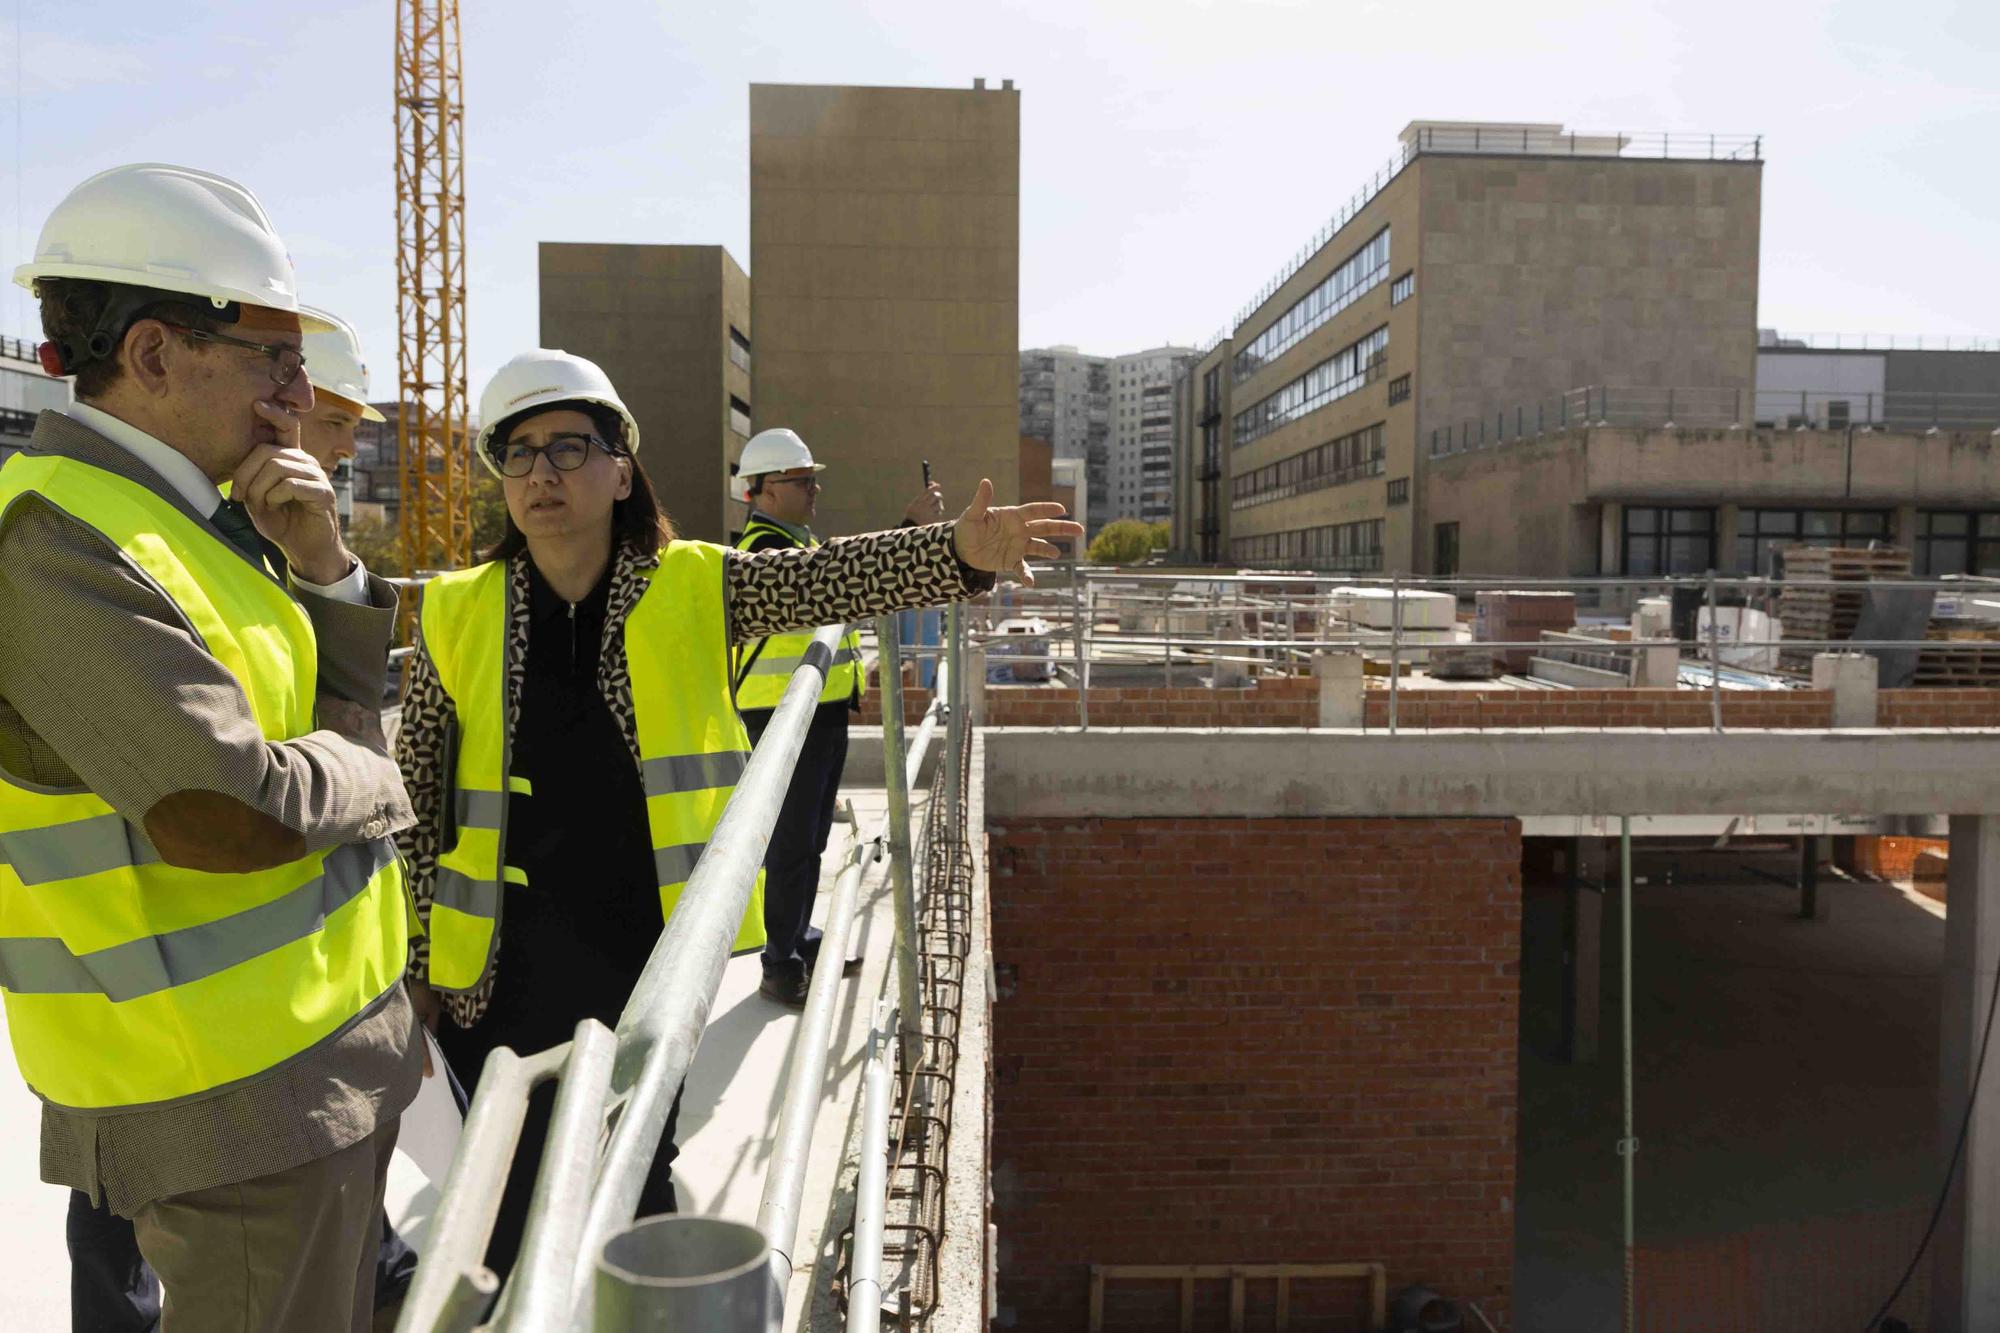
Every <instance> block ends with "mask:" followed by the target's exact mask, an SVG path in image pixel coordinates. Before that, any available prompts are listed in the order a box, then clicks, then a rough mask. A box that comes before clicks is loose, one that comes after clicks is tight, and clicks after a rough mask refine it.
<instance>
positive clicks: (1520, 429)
mask: <svg viewBox="0 0 2000 1333" xmlns="http://www.w3.org/2000/svg"><path fill="white" fill-rule="evenodd" d="M1583 426H1634V427H1643V428H1649V429H1651V428H1657V429H1663V430H1666V429H1675V428H1680V429H1710V430H1746V429H1760V430H1771V429H1785V430H1850V429H1851V430H1858V431H1864V432H1868V431H1882V432H1885V433H1907V434H1926V433H1930V432H1934V431H1953V430H1958V431H1970V430H1979V431H1989V430H1990V431H1995V432H1996V433H2000V393H1942V392H1939V393H1933V392H1931V391H1929V390H1923V389H1896V390H1888V391H1884V392H1874V391H1868V390H1850V389H1842V388H1832V387H1829V388H1823V389H1812V388H1805V389H1724V388H1713V387H1707V388H1704V387H1699V386H1697V387H1667V388H1649V387H1633V386H1622V387H1621V386H1613V385H1603V384H1592V385H1586V386H1584V387H1582V388H1576V389H1569V390H1565V391H1564V392H1562V393H1556V394H1549V395H1546V396H1544V397H1541V398H1533V399H1527V400H1524V401H1522V402H1518V403H1515V404H1514V405H1513V406H1511V407H1507V408H1502V409H1500V410H1498V411H1495V412H1491V413H1486V414H1482V415H1481V416H1478V417H1468V418H1465V419H1464V420H1461V421H1459V422H1456V423H1454V424H1452V425H1448V426H1437V427H1433V428H1432V429H1431V437H1430V454H1431V457H1433V458H1445V457H1449V456H1451V455H1453V454H1462V453H1468V452H1474V451H1477V450H1480V449H1492V448H1498V447H1500V446H1502V445H1508V444H1515V443H1518V442H1520V441H1522V440H1532V439H1539V438H1541V437H1543V436H1545V435H1547V434H1548V433H1549V432H1550V431H1558V430H1568V429H1570V428H1572V427H1583Z"/></svg>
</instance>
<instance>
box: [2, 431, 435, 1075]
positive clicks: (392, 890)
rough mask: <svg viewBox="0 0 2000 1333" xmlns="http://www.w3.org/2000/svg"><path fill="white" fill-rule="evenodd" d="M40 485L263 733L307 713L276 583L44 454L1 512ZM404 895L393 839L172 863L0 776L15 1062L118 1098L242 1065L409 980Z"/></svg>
mask: <svg viewBox="0 0 2000 1333" xmlns="http://www.w3.org/2000/svg"><path fill="white" fill-rule="evenodd" d="M27 494H35V495H38V496H40V497H41V498H42V499H43V500H44V501H46V502H47V503H50V504H53V505H55V506H56V507H57V508H59V509H61V510H62V511H63V512H64V513H66V514H68V515H69V516H71V517H72V518H74V519H76V520H77V521H79V522H81V523H84V524H86V525H88V526H89V527H91V528H92V529H94V530H95V531H96V532H97V533H98V534H100V535H101V536H102V537H103V538H104V539H105V541H106V542H107V543H109V544H110V545H111V546H112V547H114V548H115V549H116V550H117V551H118V552H120V553H121V554H122V556H123V557H124V559H125V560H126V562H127V563H128V564H129V565H130V566H131V568H132V569H133V570H134V571H135V572H136V573H137V574H138V575H139V576H141V577H142V578H144V579H146V580H147V581H148V582H150V583H151V584H153V585H154V586H155V587H157V588H158V589H159V590H160V592H161V593H162V594H164V595H165V596H166V597H167V598H168V599H170V600H171V601H172V602H173V603H174V604H175V606H176V607H177V608H178V609H179V610H180V612H181V614H182V615H183V616H185V617H186V619H187V621H188V624H189V625H190V626H191V627H192V628H193V631H194V633H195V634H196V635H198V636H199V638H200V641H201V643H202V645H203V646H204V647H205V648H206V649H207V650H208V652H209V653H210V654H211V655H212V656H213V657H214V658H215V659H216V660H217V661H219V662H220V663H222V665H223V666H224V667H225V668H226V669H227V670H228V671H229V672H230V674H231V675H232V676H234V677H235V679H236V680H237V682H238V684H239V685H241V687H242V689H243V693H244V696H245V698H246V699H247V700H248V702H249V705H250V710H251V713H252V714H253V715H254V716H255V718H256V720H257V725H258V727H259V730H260V732H261V734H262V735H263V737H264V738H265V739H266V740H267V741H274V742H275V741H284V740H291V739H295V738H297V737H299V736H303V735H305V734H306V733H307V732H310V731H312V730H313V729H314V728H315V726H316V723H315V720H314V716H313V701H314V695H315V690H316V686H317V674H318V648H317V644H316V642H315V639H314V636H313V630H312V623H311V621H310V620H309V619H308V618H307V617H306V614H305V612H304V611H303V609H301V608H300V607H299V605H298V604H297V603H296V602H295V601H293V600H292V598H291V597H290V596H289V595H288V594H287V593H286V591H285V590H284V589H283V588H282V587H280V586H279V585H278V584H277V583H276V582H274V581H273V580H272V579H270V578H269V577H268V576H266V575H265V574H262V573H260V572H258V571H257V570H256V569H255V568H254V567H253V566H252V565H250V563H249V562H248V561H246V560H244V559H243V557H242V556H241V555H240V554H239V553H238V552H237V551H236V549H235V548H234V547H232V546H229V545H227V544H226V543H225V542H224V541H223V540H222V539H221V538H220V537H218V536H217V535H216V534H214V533H212V532H210V531H209V530H208V529H207V528H205V527H203V526H202V525H201V524H199V523H197V522H195V521H194V520H192V519H190V518H189V517H188V516H186V515H185V514H183V513H181V512H180V511H179V510H178V509H176V508H175V507H174V506H173V505H171V504H170V503H168V502H167V501H166V500H164V499H162V498H160V497H159V496H157V495H154V494H153V493H152V492H150V491H148V490H146V489H145V488H144V487H142V486H139V485H138V484H136V483H134V482H130V481H127V480H125V479H124V478H121V477H118V476H116V475H114V474H111V473H108V472H104V471H102V470H100V469H97V468H93V467H90V466H88V465H86V464H83V463H79V462H77V461H75V460H73V459H64V458H58V457H54V456H51V455H47V454H22V455H18V456H16V457H15V458H13V459H11V460H9V461H8V463H7V464H6V466H5V467H4V468H0V513H4V511H5V509H6V508H7V507H8V506H9V505H11V504H12V503H14V502H15V501H17V500H18V499H20V498H21V497H22V496H24V495H27ZM406 922H407V916H406V898H405V895H404V892H403V888H402V876H401V872H400V869H399V866H398V864H397V862H396V859H395V851H394V846H393V844H392V843H390V842H389V841H388V840H386V839H381V840H376V841H372V842H360V843H353V844H348V845H345V846H341V847H336V848H334V849H332V850H331V851H328V852H316V853H312V854H309V855H307V856H303V857H300V858H298V859H297V860H294V861H291V862H288V863H286V864H284V865H281V866H275V867H272V868H270V869H268V870H261V871H254V872H250V873H246V874H211V873H208V872H205V871H198V870H191V869H188V868H185V867H181V866H174V865H169V864H167V863H166V862H164V861H163V860H162V859H161V858H160V854H159V852H158V851H157V850H156V849H155V848H154V847H153V845H152V843H151V842H150V841H149V840H148V839H147V838H146V836H145V834H144V833H143V832H142V831H141V830H140V829H139V828H138V827H136V826H134V825H132V824H130V823H128V822H127V821H126V820H125V819H123V818H122V817H121V816H120V815H119V814H118V813H117V811H115V810H113V809H112V808H111V807H110V806H109V805H108V804H107V803H106V802H104V801H103V800H102V799H100V798H99V797H98V796H96V795H95V794H94V793H91V792H89V791H86V790H81V789H79V790H74V791H61V792H51V791H49V790H47V789H45V788H39V787H31V786H28V785H25V784H22V783H17V782H13V781H9V780H8V775H7V774H6V773H4V772H0V990H4V991H5V994H6V1005H7V1020H8V1029H9V1032H10V1035H11V1037H12V1041H13V1045H14V1053H15V1057H16V1059H17V1060H18V1061H19V1063H20V1066H21V1072H22V1075H23V1076H24V1077H25V1078H26V1079H27V1081H28V1083H29V1084H30V1085H31V1086H32V1087H33V1088H34V1089H35V1091H36V1092H37V1093H39V1094H40V1095H41V1096H43V1097H44V1098H46V1099H47V1100H48V1101H49V1102H51V1103H53V1104H55V1105H59V1106H64V1107H69V1108H73V1109H79V1110H119V1109H125V1108H129V1107H135V1106H143V1105H149V1104H154V1103H160V1102H168V1101H174V1100H179V1099H183V1098H187V1097H193V1096H198V1095H201V1094H204V1093H207V1092H211V1091H213V1090H215V1089H217V1088H221V1087H224V1086H227V1085H229V1084H232V1083H237V1082H241V1081H244V1080H247V1079H251V1078H254V1077H256V1076H258V1075H260V1074H262V1073H264V1072H265V1071H267V1070H269V1069H271V1068H273V1067H275V1066H277V1065H280V1064H282V1063H284V1062H285V1061H286V1060H288V1059H290V1058H291V1057H293V1056H295V1055H297V1054H299V1053H300V1052H302V1051H305V1050H307V1049H309V1048H311V1047H312V1046H315V1045H317V1044H319V1043H320V1042H322V1041H325V1040H326V1039H327V1038H329V1037H331V1036H333V1035H334V1034H336V1033H338V1032H339V1031H341V1030H342V1029H343V1028H345V1027H346V1026H347V1025H348V1024H350V1023H352V1022H353V1021H354V1019H355V1018H357V1017H359V1016H360V1015H361V1014H362V1013H364V1012H366V1011H367V1010H368V1009H369V1007H370V1006H372V1005H373V1004H374V1003H375V1002H376V1001H378V1000H379V999H380V998H381V997H382V995H383V994H384V993H385V992H386V991H387V990H388V989H389V987H391V986H393V985H394V984H395V983H396V982H397V980H398V979H399V978H400V977H401V975H402V971H403V960H404V955H405V952H406V950H407V940H406V935H405V925H406Z"/></svg>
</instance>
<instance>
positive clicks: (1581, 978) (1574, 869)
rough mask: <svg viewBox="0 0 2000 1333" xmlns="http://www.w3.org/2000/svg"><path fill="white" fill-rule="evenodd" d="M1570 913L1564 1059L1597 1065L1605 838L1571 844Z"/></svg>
mask: <svg viewBox="0 0 2000 1333" xmlns="http://www.w3.org/2000/svg"><path fill="white" fill-rule="evenodd" d="M1569 866H1570V871H1569V912H1568V920H1567V922H1566V923H1565V926H1566V929H1565V930H1564V933H1563V992H1562V1055H1561V1058H1562V1059H1563V1060H1565V1061H1567V1062H1568V1063H1570V1064H1573V1065H1585V1064H1594V1063H1595V1062H1596V1060H1597V1049H1598V1026H1599V1020H1600V1018H1601V1016H1602V1013H1603V1007H1604V1003H1603V993H1602V985H1603V979H1604V892H1605V876H1606V875H1607V874H1608V873H1610V868H1611V857H1610V856H1609V854H1608V852H1607V845H1606V843H1605V840H1604V839H1603V838H1572V839H1570V855H1569Z"/></svg>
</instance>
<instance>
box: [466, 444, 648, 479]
mask: <svg viewBox="0 0 2000 1333" xmlns="http://www.w3.org/2000/svg"><path fill="white" fill-rule="evenodd" d="M592 445H595V446H597V447H598V448H599V449H602V450H603V451H604V452H605V453H607V454H610V455H611V456H612V457H613V458H616V457H617V456H618V450H617V449H615V448H614V447H612V446H611V445H610V444H607V443H606V442H605V441H603V440H600V439H598V438H597V437H596V436H595V435H558V436H556V437H555V438H554V439H552V440H550V441H549V442H548V443H547V444H522V443H509V444H503V445H501V446H500V447H499V448H498V449H495V450H494V451H493V462H494V464H495V465H496V466H498V467H499V469H500V475H501V476H503V477H525V476H527V475H528V474H529V473H530V472H533V471H534V470H535V459H537V458H539V457H540V456H541V455H543V454H547V455H548V456H549V466H550V467H552V468H554V469H555V470H556V471H558V472H574V471H576V470H577V469H578V468H580V467H582V466H583V465H584V463H585V462H587V461H589V458H590V449H591V446H592Z"/></svg>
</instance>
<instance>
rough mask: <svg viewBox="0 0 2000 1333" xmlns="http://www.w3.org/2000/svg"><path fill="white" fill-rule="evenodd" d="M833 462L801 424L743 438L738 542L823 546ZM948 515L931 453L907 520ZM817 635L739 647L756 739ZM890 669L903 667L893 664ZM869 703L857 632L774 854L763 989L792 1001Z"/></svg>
mask: <svg viewBox="0 0 2000 1333" xmlns="http://www.w3.org/2000/svg"><path fill="white" fill-rule="evenodd" d="M825 470H826V469H825V466H824V465H823V464H820V463H815V462H814V461H813V456H812V451H811V450H810V449H808V448H806V443H805V441H804V440H802V439H800V438H799V437H798V435H797V433H796V432H793V431H789V430H784V429H779V430H766V431H759V432H758V433H757V434H756V435H755V436H754V437H752V438H751V440H750V442H749V443H748V444H745V445H744V446H743V456H742V458H741V460H740V461H739V462H738V463H737V465H736V468H735V474H734V479H733V481H732V483H731V491H732V494H733V495H734V497H735V498H736V499H738V500H742V501H744V502H746V503H747V504H749V505H750V518H749V521H748V522H746V523H745V524H744V528H743V536H742V538H741V540H739V541H738V542H737V547H738V549H740V550H745V551H764V550H770V549H773V548H777V547H787V546H817V545H819V538H818V537H816V536H814V535H813V531H812V527H811V523H812V519H813V513H814V510H815V508H816V507H817V505H818V501H819V491H820V481H819V474H820V473H821V472H824V471H825ZM943 517H944V489H943V488H942V487H941V486H939V485H938V484H937V483H936V482H934V481H932V480H931V478H930V464H929V462H925V464H924V488H923V490H921V491H919V492H918V493H917V495H916V497H915V498H914V499H912V500H911V501H910V503H909V504H908V505H906V506H905V507H904V509H903V523H902V525H903V526H905V527H910V526H914V525H916V524H921V523H935V522H937V521H939V520H940V519H942V518H943ZM811 641H812V635H811V633H809V632H808V633H801V634H774V635H772V636H770V637H769V638H767V639H759V640H756V641H754V642H752V643H747V644H742V645H739V646H738V647H737V648H736V650H735V661H734V662H733V664H732V678H733V679H734V681H735V685H736V706H737V708H738V709H739V710H740V711H741V712H742V714H743V724H744V726H745V727H746V728H747V729H748V730H749V732H750V742H751V744H753V745H754V744H756V743H757V741H758V740H760V739H761V738H762V737H763V735H764V728H765V727H767V726H769V725H770V722H771V713H772V711H773V710H774V709H776V708H777V706H778V701H779V699H781V698H783V697H784V693H785V686H786V684H787V683H789V682H790V680H791V678H792V672H793V671H794V670H796V669H797V668H798V665H799V662H800V660H801V658H802V657H803V656H804V654H805V651H806V645H807V644H809V643H810V642H811ZM885 669H893V667H890V666H887V665H886V664H885ZM860 707H861V661H860V644H859V642H858V641H857V640H856V639H855V637H854V636H853V635H851V634H850V635H848V636H847V637H846V638H844V639H843V640H842V641H841V651H840V652H839V653H838V655H836V657H835V659H834V662H833V666H832V667H831V668H830V669H829V670H828V671H827V675H826V683H825V685H824V686H823V687H822V688H821V691H820V696H819V709H818V711H816V712H815V713H814V714H813V720H812V725H811V726H810V728H808V730H807V732H806V740H805V745H804V747H803V748H802V749H801V750H800V751H799V762H798V766H797V767H796V768H794V769H793V770H792V785H791V787H790V788H789V789H788V790H787V791H786V793H785V804H784V808H783V809H782V810H781V811H779V814H778V823H777V827H776V828H774V829H772V831H771V845H770V848H769V850H768V851H767V852H766V853H765V855H764V934H765V937H766V942H765V945H764V954H763V963H764V980H763V984H762V986H761V987H760V993H761V994H763V995H764V996H765V998H767V999H772V1000H776V1001H777V1002H778V1003H780V1004H783V1005H787V1006H790V1007H792V1008H802V1007H803V1006H804V1005H805V1002H806V986H807V983H808V981H809V980H810V978H811V974H812V968H813V965H814V963H816V962H817V961H818V958H819V943H820V933H819V931H818V930H817V929H815V928H814V927H813V926H812V924H811V921H812V905H813V898H814V896H815V895H816V894H817V893H818V891H819V860H820V855H821V853H823V852H825V851H826V843H827V838H828V837H829V836H830V835H831V834H832V832H833V809H834V801H835V798H836V796H837V795H838V793H839V791H840V776H841V771H842V770H843V769H844V768H845V767H846V764H847V720H848V714H849V713H850V712H851V711H858V710H859V709H860Z"/></svg>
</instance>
